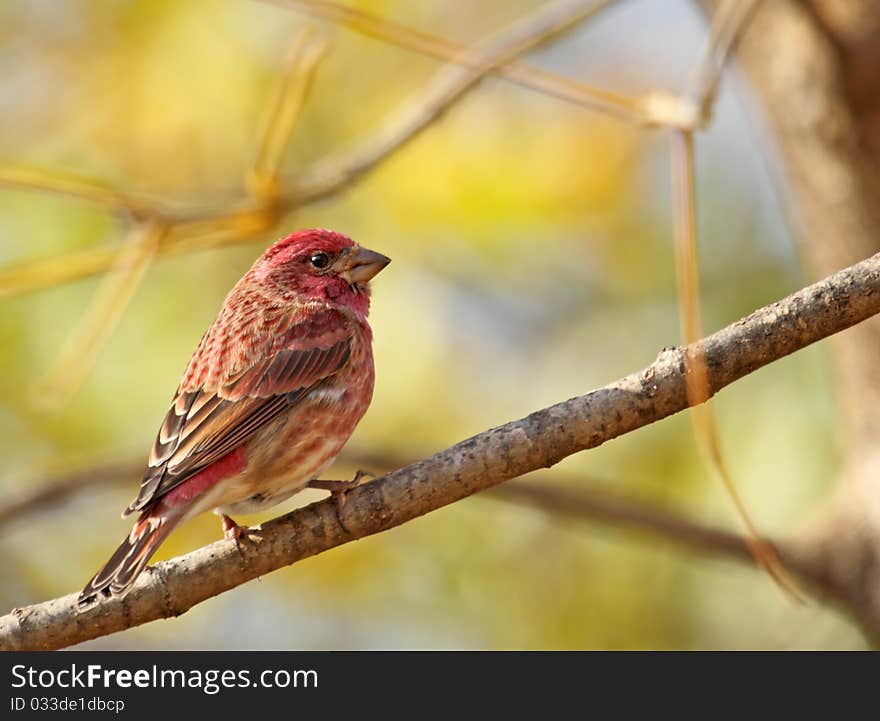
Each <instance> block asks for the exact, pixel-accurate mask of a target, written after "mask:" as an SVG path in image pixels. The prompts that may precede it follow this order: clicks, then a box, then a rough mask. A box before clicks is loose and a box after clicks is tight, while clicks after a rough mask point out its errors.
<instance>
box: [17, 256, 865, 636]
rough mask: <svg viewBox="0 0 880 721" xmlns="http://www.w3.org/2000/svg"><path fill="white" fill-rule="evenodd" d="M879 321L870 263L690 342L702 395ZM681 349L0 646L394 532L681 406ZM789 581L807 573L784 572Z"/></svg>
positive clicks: (171, 609)
mask: <svg viewBox="0 0 880 721" xmlns="http://www.w3.org/2000/svg"><path fill="white" fill-rule="evenodd" d="M878 312H880V254H878V255H875V256H872V257H870V258H868V259H866V260H864V261H862V262H860V263H857V264H856V265H854V266H851V267H850V268H847V269H845V270H843V271H840V272H839V273H836V274H834V275H833V276H830V277H829V278H827V279H825V280H823V281H821V282H819V283H816V284H815V285H812V286H809V287H807V288H804V289H802V290H800V291H798V292H797V293H794V294H793V295H790V296H789V297H787V298H785V299H783V300H781V301H778V302H776V303H773V304H771V305H769V306H766V307H764V308H762V309H760V310H758V311H756V312H754V313H752V314H751V315H749V316H748V317H746V318H743V319H741V320H739V321H737V322H736V323H734V324H732V325H730V326H728V327H727V328H724V329H723V330H720V331H718V332H717V333H715V334H713V335H711V336H709V337H707V338H705V339H703V340H702V341H700V343H699V344H698V345H699V349H698V350H699V352H700V353H701V354H703V355H704V357H705V359H706V366H707V369H708V374H709V380H710V384H711V392H712V394H714V393H716V392H717V391H719V390H720V389H722V388H724V387H725V386H727V385H729V384H730V383H733V382H734V381H736V380H737V379H739V378H741V377H742V376H744V375H746V374H748V373H751V372H752V371H754V370H756V369H758V368H760V367H762V366H764V365H767V364H768V363H772V362H773V361H775V360H778V359H780V358H782V357H784V356H786V355H788V354H790V353H793V352H794V351H796V350H799V349H801V348H804V347H805V346H807V345H809V344H811V343H814V342H816V341H818V340H821V339H822V338H825V337H827V336H829V335H831V334H833V333H836V332H839V331H841V330H844V329H845V328H849V327H850V326H852V325H854V324H856V323H859V322H860V321H862V320H865V319H866V318H869V317H870V316H872V315H874V314H876V313H878ZM686 350H687V349H682V348H673V349H667V350H664V351H663V352H661V353H660V355H659V356H658V358H657V360H656V361H655V362H654V363H652V364H651V365H650V366H648V367H647V368H645V369H644V370H642V371H639V372H637V373H633V374H631V375H629V376H626V377H625V378H621V379H620V380H618V381H615V382H614V383H611V384H609V385H607V386H605V387H604V388H600V389H599V390H596V391H593V392H591V393H588V394H586V395H583V396H578V397H576V398H572V399H570V400H567V401H564V402H562V403H557V404H556V405H553V406H550V407H548V408H545V409H543V410H540V411H536V412H534V413H532V414H530V415H528V416H526V417H525V418H522V419H519V420H516V421H512V422H510V423H506V424H505V425H503V426H499V427H498V428H494V429H491V430H488V431H485V432H483V433H480V434H478V435H476V436H473V437H472V438H469V439H467V440H465V441H462V442H461V443H458V444H456V445H455V446H452V447H451V448H448V449H446V450H445V451H442V452H440V453H438V454H436V455H434V456H432V457H430V458H428V459H425V460H423V461H419V462H418V463H414V464H411V465H409V466H406V467H405V468H401V469H400V470H397V471H394V472H393V473H390V474H388V475H386V476H384V477H382V478H378V479H376V480H375V481H373V482H371V483H367V484H365V485H363V486H360V487H358V488H356V489H354V490H353V491H351V492H350V493H349V495H348V502H347V503H346V505H345V508H344V512H343V516H344V521H345V525H346V527H347V528H348V529H349V530H350V532H346V531H345V530H344V529H343V528H342V526H341V525H340V524H339V523H338V521H337V519H336V505H335V503H334V502H332V501H330V500H326V501H321V502H319V503H314V504H312V505H310V506H307V507H306V508H302V509H298V510H296V511H294V512H292V513H289V514H287V515H285V516H282V517H280V518H277V519H275V520H272V521H269V522H268V523H266V524H264V525H263V527H262V528H261V529H260V531H259V538H260V540H259V542H257V541H256V540H254V541H253V542H246V543H244V544H243V547H242V549H241V552H239V551H238V550H236V548H235V545H234V544H233V543H230V542H229V541H218V542H216V543H213V544H211V545H209V546H206V547H205V548H202V549H199V550H197V551H194V552H192V553H189V554H187V555H185V556H181V557H179V558H175V559H172V560H169V561H165V562H163V563H160V564H157V565H156V566H154V567H152V568H151V569H149V571H148V572H147V573H144V574H143V575H142V576H141V578H140V579H138V582H137V583H136V584H135V586H134V588H133V589H132V591H131V593H130V594H129V595H128V596H126V597H125V598H123V599H121V600H108V601H105V602H102V603H100V604H98V605H97V606H96V607H94V608H92V609H89V610H87V611H86V612H83V613H77V612H76V606H75V601H76V594H70V595H68V596H64V597H62V598H58V599H55V600H52V601H47V602H45V603H41V604H36V605H33V606H28V607H26V608H20V609H15V610H14V611H13V612H12V613H10V614H8V615H6V616H4V617H2V618H0V648H2V649H10V650H12V649H19V650H23V649H51V648H61V647H64V646H69V645H71V644H74V643H79V642H81V641H86V640H88V639H92V638H96V637H98V636H103V635H106V634H109V633H114V632H116V631H120V630H123V629H125V628H130V627H132V626H136V625H139V624H142V623H146V622H148V621H153V620H156V619H159V618H168V617H171V616H178V615H180V614H182V613H184V612H185V611H187V610H188V609H190V608H192V606H194V605H195V604H197V603H200V602H201V601H204V600H206V599H208V598H210V597H212V596H216V595H217V594H219V593H222V592H224V591H227V590H229V589H231V588H234V587H235V586H238V585H240V584H242V583H245V582H246V581H249V580H251V579H253V578H256V577H258V576H261V575H264V574H266V573H270V572H271V571H274V570H276V569H278V568H281V567H283V566H286V565H290V564H292V563H295V562H296V561H299V560H301V559H303V558H308V557H310V556H314V555H315V554H318V553H321V552H323V551H326V550H329V549H331V548H334V547H336V546H339V545H341V544H343V543H348V542H350V541H353V540H356V539H358V538H363V537H365V536H369V535H372V534H375V533H380V532H382V531H385V530H388V529H389V528H393V527H395V526H399V525H400V524H402V523H406V522H407V521H410V520H412V519H414V518H417V517H418V516H421V515H424V514H425V513H429V512H430V511H433V510H436V509H437V508H441V507H443V506H446V505H448V504H450V503H454V502H456V501H459V500H461V499H462V498H466V497H467V496H470V495H472V494H474V493H477V492H478V491H481V490H484V489H486V488H490V487H491V486H494V485H497V484H498V483H501V482H503V481H506V480H508V479H510V478H513V477H515V476H519V475H522V474H524V473H528V472H530V471H534V470H537V469H539V468H546V467H549V466H552V465H554V464H555V463H558V462H559V461H560V460H562V459H563V458H565V457H566V456H569V455H571V454H573V453H577V452H578V451H582V450H586V449H588V448H595V447H596V446H599V445H601V444H602V443H604V442H605V441H608V440H610V439H612V438H616V437H618V436H620V435H623V434H624V433H629V432H631V431H633V430H636V429H637V428H641V427H642V426H645V425H648V424H649V423H653V422H655V421H658V420H661V419H662V418H666V417H667V416H669V415H672V414H673V413H677V412H679V411H681V410H684V409H685V408H686V407H687V406H688V401H687V392H686V381H685V375H684V370H683V369H684V359H685V352H686ZM792 570H794V571H795V572H799V571H800V572H804V573H806V572H811V570H812V569H800V568H797V567H794V568H793V569H792Z"/></svg>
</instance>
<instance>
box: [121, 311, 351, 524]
mask: <svg viewBox="0 0 880 721" xmlns="http://www.w3.org/2000/svg"><path fill="white" fill-rule="evenodd" d="M218 320H220V319H218ZM250 326H251V327H248V328H246V329H245V331H244V333H242V332H241V329H239V330H238V331H237V332H236V335H235V336H230V334H229V333H228V326H226V325H224V324H218V323H217V322H215V326H212V328H211V329H209V331H208V333H206V334H205V337H204V338H203V339H202V342H201V343H200V344H199V348H198V349H197V350H196V353H195V354H194V356H193V360H192V361H191V362H190V366H189V368H188V369H187V373H186V375H185V376H184V382H183V383H181V387H180V388H179V389H178V391H177V393H176V395H175V397H174V400H173V401H172V403H171V407H170V408H169V409H168V412H167V414H166V415H165V420H164V421H163V423H162V426H161V428H160V429H159V433H158V435H157V437H156V441H155V443H154V444H153V449H152V452H151V453H150V461H149V466H148V468H147V471H146V473H145V474H144V478H143V480H142V481H141V488H140V492H139V493H138V497H137V498H136V499H135V500H134V501H133V502H132V503H131V505H130V506H129V507H128V508H127V509H126V514H128V513H132V512H134V511H139V510H142V509H143V508H144V507H145V506H147V505H148V504H150V503H152V502H154V501H156V500H157V499H159V498H161V497H162V496H164V495H165V494H166V493H168V491H170V490H171V489H172V488H174V487H175V486H178V485H179V484H181V483H183V482H184V481H185V480H187V479H188V478H190V477H191V476H193V475H194V474H196V473H198V472H199V471H201V470H204V469H205V468H207V467H208V466H210V465H211V464H212V463H214V462H215V461H218V460H220V459H221V458H223V457H224V456H225V455H227V454H228V453H230V452H232V451H233V450H235V449H236V448H237V447H239V446H240V445H242V444H243V443H244V442H245V441H247V440H248V439H249V438H250V437H251V436H252V435H253V434H254V433H255V432H256V431H257V430H258V429H259V428H262V427H263V426H265V425H266V424H267V423H269V422H270V421H272V420H273V419H274V418H277V417H278V416H279V415H281V414H282V413H284V412H285V411H286V410H288V409H290V407H291V406H293V405H295V404H297V403H298V402H299V401H300V400H302V398H303V397H304V396H305V395H306V394H307V393H308V392H309V391H310V390H311V389H312V388H314V387H315V386H316V385H317V384H319V383H321V382H322V381H324V380H326V379H327V378H329V377H330V376H332V375H334V374H335V373H338V372H339V371H340V370H341V369H342V368H343V366H345V364H346V363H347V362H348V359H349V357H350V355H351V350H352V342H353V334H352V329H351V326H350V325H349V323H348V322H346V319H345V317H344V316H343V315H342V314H340V313H339V312H337V311H333V310H323V311H315V312H311V313H309V314H308V315H307V316H305V317H300V318H296V317H295V316H294V317H293V318H291V317H290V315H289V314H288V315H287V317H283V316H280V315H279V317H277V318H274V319H271V318H270V319H269V320H267V319H265V318H260V319H257V320H254V321H252V323H251V324H250ZM217 327H220V328H221V329H222V330H221V331H218V330H217ZM242 345H246V346H247V347H250V348H253V347H256V348H258V349H261V352H258V353H256V354H252V355H256V356H257V357H256V359H255V360H253V361H252V362H247V361H246V360H243V359H246V358H247V357H248V354H247V353H242V352H241V347H242ZM218 349H219V350H218Z"/></svg>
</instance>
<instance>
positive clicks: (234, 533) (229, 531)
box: [220, 513, 248, 553]
mask: <svg viewBox="0 0 880 721" xmlns="http://www.w3.org/2000/svg"><path fill="white" fill-rule="evenodd" d="M220 522H221V523H222V524H223V537H224V538H225V539H226V540H227V541H232V542H233V543H234V544H235V548H236V550H237V551H238V552H239V553H241V552H242V551H241V537H242V536H247V535H248V533H247V531H248V528H247V526H239V525H238V524H237V523H236V522H235V521H233V520H232V519H231V518H230V517H229V516H227V515H226V514H225V513H221V514H220Z"/></svg>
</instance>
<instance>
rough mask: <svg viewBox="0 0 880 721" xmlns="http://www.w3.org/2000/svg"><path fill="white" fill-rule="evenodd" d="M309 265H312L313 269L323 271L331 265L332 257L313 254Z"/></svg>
mask: <svg viewBox="0 0 880 721" xmlns="http://www.w3.org/2000/svg"><path fill="white" fill-rule="evenodd" d="M309 263H311V264H312V267H314V268H317V269H318V270H321V269H323V268H326V267H327V266H328V265H330V256H329V255H327V254H326V253H312V255H311V257H310V258H309Z"/></svg>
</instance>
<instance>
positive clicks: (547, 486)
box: [486, 481, 752, 561]
mask: <svg viewBox="0 0 880 721" xmlns="http://www.w3.org/2000/svg"><path fill="white" fill-rule="evenodd" d="M486 497H487V498H497V499H499V500H501V501H505V502H509V503H516V504H518V505H521V506H526V507H527V508H535V509H539V510H541V511H544V512H545V513H550V514H553V516H554V517H555V516H562V517H566V518H570V519H572V520H576V521H585V520H587V521H598V522H601V523H607V524H610V525H613V526H614V527H615V528H618V527H621V526H622V527H628V528H630V529H632V530H634V531H637V532H643V533H648V534H651V535H654V536H658V537H660V538H662V539H664V540H666V541H670V542H672V543H675V544H676V545H678V546H680V547H681V548H685V549H688V550H690V551H694V552H696V553H702V554H706V555H710V556H727V557H730V558H734V559H736V560H739V561H749V560H751V558H752V555H751V553H750V552H749V548H748V544H747V543H746V541H745V540H744V539H743V537H742V536H741V535H739V534H738V533H733V532H731V531H725V530H723V529H720V528H712V527H711V526H707V525H705V524H703V523H701V522H699V521H695V520H691V519H689V518H687V517H685V516H683V515H682V514H681V513H671V512H669V511H664V510H661V509H659V508H657V507H656V506H654V505H651V504H648V503H644V502H639V501H636V500H634V499H632V498H624V497H623V496H621V495H619V494H611V493H609V492H607V491H597V490H594V489H587V488H577V489H575V488H571V487H570V485H565V486H562V485H560V484H559V483H558V482H556V483H546V482H541V483H534V482H531V483H524V482H521V481H512V482H510V483H505V484H503V485H501V486H499V487H498V488H494V489H492V490H491V491H489V492H487V493H486Z"/></svg>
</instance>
